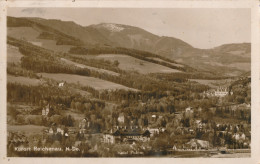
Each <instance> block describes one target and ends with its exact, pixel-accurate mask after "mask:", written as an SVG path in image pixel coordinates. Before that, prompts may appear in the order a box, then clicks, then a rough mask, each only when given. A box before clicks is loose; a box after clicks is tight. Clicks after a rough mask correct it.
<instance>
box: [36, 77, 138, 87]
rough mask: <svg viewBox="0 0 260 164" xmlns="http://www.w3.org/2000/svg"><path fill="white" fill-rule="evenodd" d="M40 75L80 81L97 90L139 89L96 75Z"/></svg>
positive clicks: (60, 79)
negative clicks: (95, 76) (99, 77)
mask: <svg viewBox="0 0 260 164" xmlns="http://www.w3.org/2000/svg"><path fill="white" fill-rule="evenodd" d="M38 75H41V76H42V77H45V78H50V79H53V80H56V81H66V82H67V83H74V84H77V83H79V84H80V85H82V86H89V87H92V88H94V89H96V90H109V89H111V90H116V89H124V90H131V91H138V90H137V89H133V88H128V87H126V86H123V85H120V84H116V83H113V82H110V81H105V80H101V79H98V78H94V77H88V76H80V75H72V74H62V73H38Z"/></svg>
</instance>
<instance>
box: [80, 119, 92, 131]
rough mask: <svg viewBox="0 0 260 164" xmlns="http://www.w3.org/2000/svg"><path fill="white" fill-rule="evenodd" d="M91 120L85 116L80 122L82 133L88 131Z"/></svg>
mask: <svg viewBox="0 0 260 164" xmlns="http://www.w3.org/2000/svg"><path fill="white" fill-rule="evenodd" d="M89 124H90V123H89V121H88V119H87V118H83V119H82V120H81V121H80V122H79V129H80V132H81V133H86V131H87V128H89V126H90V125H89Z"/></svg>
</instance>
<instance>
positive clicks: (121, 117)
mask: <svg viewBox="0 0 260 164" xmlns="http://www.w3.org/2000/svg"><path fill="white" fill-rule="evenodd" d="M117 120H118V122H119V123H124V122H125V116H124V114H123V113H120V114H119V116H118V118H117Z"/></svg>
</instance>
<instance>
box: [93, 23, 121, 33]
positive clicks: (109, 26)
mask: <svg viewBox="0 0 260 164" xmlns="http://www.w3.org/2000/svg"><path fill="white" fill-rule="evenodd" d="M97 27H98V28H105V29H106V30H108V31H111V32H120V31H123V30H124V29H125V27H123V26H122V25H120V24H115V23H101V24H99V25H98V26H97Z"/></svg>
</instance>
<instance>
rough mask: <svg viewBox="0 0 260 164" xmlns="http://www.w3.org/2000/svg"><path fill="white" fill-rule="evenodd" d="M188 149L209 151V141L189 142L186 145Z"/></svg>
mask: <svg viewBox="0 0 260 164" xmlns="http://www.w3.org/2000/svg"><path fill="white" fill-rule="evenodd" d="M186 147H187V148H190V149H195V150H197V149H208V148H209V147H210V146H209V141H204V140H198V139H191V140H190V141H189V142H187V143H186Z"/></svg>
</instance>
